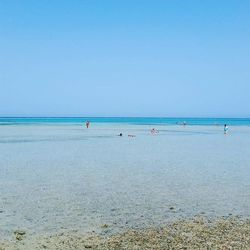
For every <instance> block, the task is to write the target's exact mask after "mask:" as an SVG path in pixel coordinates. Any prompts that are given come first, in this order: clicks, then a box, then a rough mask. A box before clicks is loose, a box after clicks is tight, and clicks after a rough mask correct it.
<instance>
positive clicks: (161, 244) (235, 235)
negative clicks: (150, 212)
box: [0, 217, 250, 250]
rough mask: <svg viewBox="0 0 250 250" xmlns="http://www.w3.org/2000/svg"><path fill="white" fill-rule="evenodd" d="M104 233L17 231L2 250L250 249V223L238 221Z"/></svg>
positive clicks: (191, 221) (202, 221) (198, 219)
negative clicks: (36, 234)
mask: <svg viewBox="0 0 250 250" xmlns="http://www.w3.org/2000/svg"><path fill="white" fill-rule="evenodd" d="M102 229H103V233H102V234H97V233H95V232H92V233H89V234H80V233H78V232H77V231H74V232H68V233H60V234H54V235H47V236H45V235H40V236H35V237H29V235H26V233H25V232H23V231H16V232H14V233H13V240H10V241H3V242H1V243H0V249H1V250H17V249H20V250H23V249H26V250H33V249H34V250H35V249H51V250H52V249H53V250H55V249H65V250H69V249H70V250H71V249H76V250H78V249H79V250H80V249H98V250H99V249H100V250H101V249H103V250H104V249H113V250H115V249H131V250H132V249H190V250H191V249H192V250H193V249H194V250H195V249H223V250H229V249H250V219H241V218H237V217H228V218H225V217H222V218H217V219H214V220H209V219H206V218H203V217H195V218H193V219H189V220H178V221H176V222H174V223H171V224H167V225H166V226H164V227H161V228H147V229H141V230H132V229H131V230H128V231H126V232H122V233H119V234H114V235H109V236H107V235H106V236H105V231H108V229H109V225H106V224H104V225H102Z"/></svg>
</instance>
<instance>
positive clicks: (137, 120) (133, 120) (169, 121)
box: [0, 117, 250, 126]
mask: <svg viewBox="0 0 250 250" xmlns="http://www.w3.org/2000/svg"><path fill="white" fill-rule="evenodd" d="M86 120H89V121H90V122H93V123H116V124H118V123H119V124H131V125H132V124H134V125H135V124H137V125H149V124H166V125H176V124H181V123H183V122H185V123H187V124H188V125H223V124H228V125H238V126H240V125H245V126H250V118H163V117H72V118H69V117H68V118H64V117H59V118H53V117H51V118H45V117H40V118H34V117H31V118H27V117H21V118H16V117H10V118H4V117H2V118H1V117H0V125H6V124H8V125H10V124H12V125H16V124H34V123H35V124H39V123H43V124H44V123H45V124H50V123H68V124H70V123H84V122H85V121H86Z"/></svg>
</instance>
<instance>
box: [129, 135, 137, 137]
mask: <svg viewBox="0 0 250 250" xmlns="http://www.w3.org/2000/svg"><path fill="white" fill-rule="evenodd" d="M128 137H136V135H128Z"/></svg>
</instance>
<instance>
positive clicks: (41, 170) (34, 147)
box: [0, 117, 250, 239]
mask: <svg viewBox="0 0 250 250" xmlns="http://www.w3.org/2000/svg"><path fill="white" fill-rule="evenodd" d="M87 120H88V121H90V127H89V128H88V129H87V128H86V126H85V122H86V121H87ZM183 124H186V125H183ZM224 124H227V125H228V126H229V130H228V133H227V134H226V135H225V134H224V130H223V126H224ZM152 128H155V129H156V130H157V131H158V133H156V134H153V135H152V134H151V132H150V130H151V129H152ZM120 133H122V136H118V135H119V134H120ZM194 216H204V217H208V218H215V217H221V216H224V217H228V216H238V217H242V218H246V217H249V216H250V119H238V118H237V119H236V118H101V117H100V118H99V117H98V118H93V117H77V118H0V238H3V239H4V238H6V239H11V238H13V237H14V236H13V235H14V234H13V232H14V231H15V230H17V229H20V230H24V231H25V232H26V233H27V235H28V236H27V237H29V236H32V235H37V234H39V235H41V234H54V233H59V232H68V231H70V230H76V231H79V232H83V233H85V232H86V233H88V232H92V231H95V232H100V233H101V234H102V233H105V234H112V233H116V232H121V231H125V230H128V229H131V228H132V229H140V228H147V227H151V226H156V227H157V226H162V225H165V224H166V223H168V222H171V221H174V220H179V219H188V218H193V217H194ZM103 225H108V227H103ZM104 231H105V232H104Z"/></svg>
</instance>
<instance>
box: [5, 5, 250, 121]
mask: <svg viewBox="0 0 250 250" xmlns="http://www.w3.org/2000/svg"><path fill="white" fill-rule="evenodd" d="M0 116H175V117H176V116H186V117H187V116H191V117H194V116H196V117H206V116H209V117H250V1H249V0H202V1H201V0H189V1H186V0H162V1H161V0H113V1H112V0H67V1H65V0H40V1H38V0H22V1H21V0H0Z"/></svg>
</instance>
